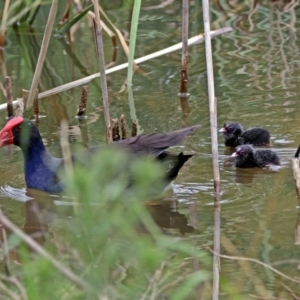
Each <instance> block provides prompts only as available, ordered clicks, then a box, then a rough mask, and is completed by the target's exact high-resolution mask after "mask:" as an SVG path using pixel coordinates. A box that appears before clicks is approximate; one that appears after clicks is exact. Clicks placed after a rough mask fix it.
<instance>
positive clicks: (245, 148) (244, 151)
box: [231, 145, 253, 158]
mask: <svg viewBox="0 0 300 300" xmlns="http://www.w3.org/2000/svg"><path fill="white" fill-rule="evenodd" d="M251 154H253V148H252V146H251V145H242V146H239V147H237V148H236V149H235V152H234V153H233V154H232V155H231V156H232V157H236V158H237V157H245V156H248V155H251Z"/></svg>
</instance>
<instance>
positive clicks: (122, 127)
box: [120, 115, 126, 140]
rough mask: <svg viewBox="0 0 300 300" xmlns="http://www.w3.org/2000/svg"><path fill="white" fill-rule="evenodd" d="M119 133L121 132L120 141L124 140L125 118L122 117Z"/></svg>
mask: <svg viewBox="0 0 300 300" xmlns="http://www.w3.org/2000/svg"><path fill="white" fill-rule="evenodd" d="M120 120H121V132H122V140H125V139H126V128H125V125H126V121H125V116H124V115H122V116H121V118H120Z"/></svg>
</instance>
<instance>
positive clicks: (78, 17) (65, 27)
mask: <svg viewBox="0 0 300 300" xmlns="http://www.w3.org/2000/svg"><path fill="white" fill-rule="evenodd" d="M92 7H93V4H91V5H89V6H88V7H87V8H85V9H84V10H82V11H81V12H79V13H77V14H75V15H74V16H72V17H71V18H70V19H69V20H68V21H66V22H65V23H63V24H62V25H60V26H59V27H58V28H57V31H56V34H57V35H60V36H63V35H64V34H65V33H66V32H67V31H68V30H70V28H71V27H72V26H73V25H74V24H75V23H77V22H78V21H79V20H81V19H82V18H83V17H84V16H85V15H86V14H87V13H88V11H89V10H90V9H91V8H92Z"/></svg>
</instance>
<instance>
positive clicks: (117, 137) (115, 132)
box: [111, 118, 120, 142]
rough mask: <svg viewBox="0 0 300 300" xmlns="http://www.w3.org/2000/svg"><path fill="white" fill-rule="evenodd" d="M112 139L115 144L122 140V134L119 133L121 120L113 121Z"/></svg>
mask: <svg viewBox="0 0 300 300" xmlns="http://www.w3.org/2000/svg"><path fill="white" fill-rule="evenodd" d="M111 123H112V139H113V142H116V141H119V140H120V132H119V119H118V118H116V119H112V120H111Z"/></svg>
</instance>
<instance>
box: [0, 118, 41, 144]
mask: <svg viewBox="0 0 300 300" xmlns="http://www.w3.org/2000/svg"><path fill="white" fill-rule="evenodd" d="M35 138H40V134H39V131H38V129H37V128H36V127H35V125H34V123H33V122H31V121H30V120H28V119H24V118H22V117H15V118H12V119H10V120H9V121H8V122H7V123H6V125H5V126H4V127H3V129H2V130H1V131H0V147H4V146H6V145H12V144H14V145H16V146H19V147H22V146H24V147H27V146H28V144H29V143H30V142H31V141H32V140H34V139H35Z"/></svg>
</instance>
